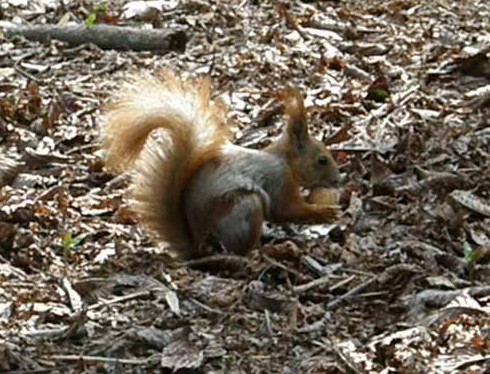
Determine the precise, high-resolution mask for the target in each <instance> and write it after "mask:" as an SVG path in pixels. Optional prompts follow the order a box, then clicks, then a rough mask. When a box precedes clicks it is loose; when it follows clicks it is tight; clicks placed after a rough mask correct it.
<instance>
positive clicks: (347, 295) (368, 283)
mask: <svg viewBox="0 0 490 374" xmlns="http://www.w3.org/2000/svg"><path fill="white" fill-rule="evenodd" d="M377 279H378V277H372V278H371V279H369V280H367V281H366V282H364V283H361V284H359V285H358V286H356V287H354V288H353V289H351V290H350V291H348V292H346V293H345V294H343V295H342V296H340V297H338V298H337V299H335V300H332V301H331V302H329V303H328V304H327V306H326V309H327V310H328V309H334V308H336V307H337V306H338V305H339V304H341V303H342V302H343V301H345V300H347V299H350V298H351V297H352V296H354V295H356V294H358V293H359V292H361V291H362V290H364V289H366V288H368V287H369V286H371V285H372V284H373V283H375V282H376V281H377Z"/></svg>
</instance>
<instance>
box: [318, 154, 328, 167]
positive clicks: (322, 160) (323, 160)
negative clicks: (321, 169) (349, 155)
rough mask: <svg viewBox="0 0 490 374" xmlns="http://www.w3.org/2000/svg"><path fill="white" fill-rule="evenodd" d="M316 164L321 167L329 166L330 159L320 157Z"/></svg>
mask: <svg viewBox="0 0 490 374" xmlns="http://www.w3.org/2000/svg"><path fill="white" fill-rule="evenodd" d="M316 162H317V163H318V165H320V166H326V165H327V164H328V159H327V157H326V156H318V158H317V160H316Z"/></svg>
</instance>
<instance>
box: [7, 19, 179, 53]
mask: <svg viewBox="0 0 490 374" xmlns="http://www.w3.org/2000/svg"><path fill="white" fill-rule="evenodd" d="M4 33H5V36H6V37H7V38H12V37H14V36H16V35H20V36H23V37H25V38H26V39H29V40H33V41H38V42H45V41H48V40H51V39H57V40H61V41H63V42H66V43H68V44H69V45H71V46H77V45H81V44H85V43H93V44H95V45H97V46H99V47H100V48H102V49H115V50H119V51H129V50H130V51H154V52H157V53H160V54H164V53H167V52H170V51H178V52H183V51H184V50H185V45H186V43H187V35H186V33H185V32H184V31H183V30H181V29H172V30H156V29H151V30H143V29H138V28H134V27H119V26H111V25H94V26H91V27H87V26H85V25H79V26H71V27H63V26H55V25H31V26H8V27H6V28H5V31H4Z"/></svg>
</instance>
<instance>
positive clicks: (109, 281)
mask: <svg viewBox="0 0 490 374" xmlns="http://www.w3.org/2000/svg"><path fill="white" fill-rule="evenodd" d="M99 5H100V4H98V3H97V2H90V1H85V2H74V1H64V2H57V1H42V0H39V1H29V2H26V1H13V0H8V1H6V2H4V3H2V8H1V9H0V14H2V16H3V17H2V18H3V19H4V20H5V21H8V22H14V23H18V24H23V25H27V24H30V25H35V24H53V25H56V24H59V25H69V24H71V23H78V24H81V23H84V22H86V21H87V20H88V19H89V20H90V22H99V23H100V22H106V23H110V24H117V25H121V26H136V27H141V28H161V29H165V28H172V27H176V28H182V27H184V28H185V29H186V34H187V36H188V37H189V42H188V44H187V48H186V50H185V52H183V53H176V52H172V53H169V54H166V55H163V56H162V55H158V54H154V53H151V52H130V51H128V52H116V51H112V50H101V49H99V48H97V47H94V46H91V45H82V46H78V47H70V46H68V45H66V44H64V43H62V42H59V41H56V40H52V41H50V42H45V43H38V42H32V41H27V40H25V39H22V38H20V37H15V38H12V39H7V38H6V37H5V36H1V35H0V38H2V43H1V45H0V282H1V285H2V287H1V294H0V370H1V371H5V372H12V373H15V372H19V373H20V372H26V371H39V372H73V373H76V372H86V373H95V372H115V371H117V372H154V371H162V372H185V371H187V372H199V371H202V372H216V373H229V372H234V373H235V372H236V373H250V372H254V373H293V372H305V373H320V372H321V373H348V372H356V373H389V372H426V373H452V372H465V373H484V372H487V371H488V370H489V368H490V288H489V279H490V256H489V255H488V253H489V242H490V229H489V228H490V218H489V205H490V194H489V191H490V156H489V155H490V131H489V127H488V120H489V118H490V111H489V110H490V107H489V105H488V103H489V98H488V87H489V85H490V82H489V79H490V75H489V66H490V65H489V61H490V55H489V45H490V27H489V24H490V23H489V22H490V9H489V7H488V4H486V2H485V1H479V0H472V1H467V2H425V1H416V0H411V1H394V0H392V1H391V0H390V1H381V0H379V1H369V2H348V1H336V2H327V1H316V2H311V1H294V2H272V1H271V2H267V1H265V2H256V1H247V0H245V1H242V0H240V1H234V0H233V1H229V2H219V1H201V0H190V1H185V2H184V1H182V2H174V1H171V2H160V1H158V2H146V4H145V2H139V1H138V2H126V3H125V4H124V5H122V4H121V3H120V2H116V1H108V2H106V4H105V6H104V7H101V6H99ZM0 27H3V24H1V23H0ZM164 67H171V68H172V69H177V70H179V71H181V72H182V74H183V75H185V76H188V75H196V74H208V75H211V76H212V78H213V84H214V87H215V89H216V92H217V93H221V97H222V99H223V100H224V101H225V102H226V103H227V104H228V105H229V106H230V110H231V112H230V117H231V118H230V123H231V126H232V130H233V132H234V135H235V139H236V142H237V143H238V144H242V145H246V146H248V147H253V148H261V147H263V146H264V145H266V144H268V143H269V141H270V139H272V138H273V137H275V136H277V135H278V134H279V131H280V130H279V128H280V125H281V122H280V121H278V117H279V116H278V114H279V113H280V112H281V108H280V106H278V103H277V100H276V97H277V93H278V92H279V91H280V90H281V88H283V87H285V86H286V85H287V84H295V85H298V86H299V87H300V88H301V89H302V90H303V91H304V93H305V96H306V98H305V102H306V103H307V105H308V107H309V115H310V124H311V127H312V129H313V130H314V131H315V133H316V135H317V136H318V138H319V139H321V140H323V141H325V143H327V144H329V145H330V146H331V148H332V149H333V151H334V153H335V156H336V157H337V159H338V160H339V161H340V163H341V164H342V172H343V173H344V175H345V185H344V186H343V187H342V190H341V191H339V195H340V201H341V203H342V204H343V208H344V211H345V213H344V214H343V216H342V217H341V219H340V220H339V222H338V223H336V224H334V225H331V226H328V225H324V226H323V227H322V226H318V227H308V226H294V225H285V226H281V227H276V226H270V225H268V226H267V227H266V229H265V233H264V236H263V238H262V243H261V250H260V251H254V253H253V254H252V255H251V256H250V258H248V259H245V260H240V261H237V260H233V259H226V261H225V260H224V259H222V258H220V259H215V261H214V262H212V261H211V262H208V263H206V264H204V265H203V264H201V265H203V266H202V267H203V268H204V269H205V270H203V269H202V268H200V269H199V270H197V269H193V268H191V267H189V266H179V265H178V262H177V261H176V259H175V256H174V255H173V254H172V253H171V252H170V251H168V250H167V249H166V248H164V246H158V245H155V243H153V242H152V241H151V239H150V238H149V237H148V236H147V235H146V233H145V232H144V230H142V229H141V228H140V227H138V225H137V218H136V217H135V216H134V214H132V213H131V210H130V208H129V206H128V202H127V200H126V197H125V196H126V195H125V191H126V187H127V182H128V176H125V175H123V176H114V175H110V174H108V173H106V172H105V170H104V166H103V154H102V153H101V152H100V151H99V150H98V131H99V128H98V126H99V123H100V118H101V115H102V113H101V108H102V107H103V105H104V104H105V103H106V102H107V100H108V98H109V95H110V93H111V92H112V91H113V90H114V89H116V88H117V87H118V86H119V85H120V84H121V82H122V80H123V78H124V77H125V75H126V74H128V73H133V72H135V71H137V70H140V69H146V70H151V71H157V70H158V69H161V68H164ZM223 263H227V264H229V265H230V266H229V267H228V268H226V267H225V268H224V269H223V268H219V267H218V268H217V269H215V268H213V266H212V265H216V264H218V265H219V264H221V265H222V264H223Z"/></svg>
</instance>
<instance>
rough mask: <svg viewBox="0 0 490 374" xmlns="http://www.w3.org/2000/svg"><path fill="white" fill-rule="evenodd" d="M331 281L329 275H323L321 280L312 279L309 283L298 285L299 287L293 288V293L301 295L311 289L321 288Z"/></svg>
mask: <svg viewBox="0 0 490 374" xmlns="http://www.w3.org/2000/svg"><path fill="white" fill-rule="evenodd" d="M331 280H332V276H331V275H325V276H323V277H321V278H318V279H314V280H312V281H311V282H308V283H305V284H300V285H299V286H294V287H293V292H294V293H297V294H298V293H302V292H306V291H308V290H311V289H312V288H315V287H320V286H323V285H324V284H326V283H328V282H330V281H331Z"/></svg>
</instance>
